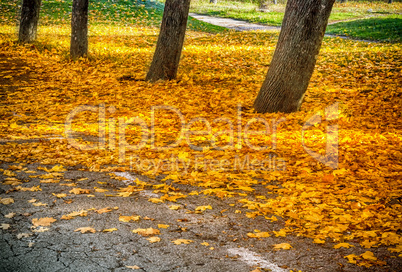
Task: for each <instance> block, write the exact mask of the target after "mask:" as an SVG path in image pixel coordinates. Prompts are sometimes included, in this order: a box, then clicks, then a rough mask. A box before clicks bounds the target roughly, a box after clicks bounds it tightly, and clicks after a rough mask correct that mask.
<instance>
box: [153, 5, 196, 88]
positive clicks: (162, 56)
mask: <svg viewBox="0 0 402 272" xmlns="http://www.w3.org/2000/svg"><path fill="white" fill-rule="evenodd" d="M189 9H190V0H166V3H165V10H164V11H163V18H162V25H161V31H160V33H159V37H158V42H157V44H156V50H155V53H154V57H153V60H152V63H151V67H150V68H149V71H148V74H147V77H146V80H148V81H151V82H153V81H157V80H159V79H162V80H166V79H167V80H169V79H175V78H176V75H177V68H178V67H179V61H180V55H181V50H182V48H183V42H184V36H185V34H186V26H187V18H188V11H189Z"/></svg>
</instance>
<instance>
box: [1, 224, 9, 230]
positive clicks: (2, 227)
mask: <svg viewBox="0 0 402 272" xmlns="http://www.w3.org/2000/svg"><path fill="white" fill-rule="evenodd" d="M9 228H10V224H4V223H2V224H1V225H0V229H3V230H6V229H9Z"/></svg>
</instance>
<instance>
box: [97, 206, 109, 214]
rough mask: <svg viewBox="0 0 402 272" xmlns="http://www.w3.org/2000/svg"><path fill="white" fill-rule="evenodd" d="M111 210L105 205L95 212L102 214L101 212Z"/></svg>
mask: <svg viewBox="0 0 402 272" xmlns="http://www.w3.org/2000/svg"><path fill="white" fill-rule="evenodd" d="M111 211H112V209H111V208H109V207H106V208H103V209H99V210H96V211H95V212H97V213H99V214H102V213H107V212H111Z"/></svg>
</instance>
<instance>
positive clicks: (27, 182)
mask: <svg viewBox="0 0 402 272" xmlns="http://www.w3.org/2000/svg"><path fill="white" fill-rule="evenodd" d="M10 166H11V169H14V168H16V167H19V166H20V164H15V163H9V162H3V163H2V164H0V169H3V170H2V171H0V173H1V174H0V179H1V181H2V184H1V185H0V197H1V198H13V199H14V203H11V204H8V205H2V204H0V207H1V212H0V225H1V224H8V225H9V227H8V228H6V229H4V228H3V229H0V271H252V270H254V269H256V268H259V269H260V270H259V271H281V272H282V271H290V270H293V271H298V270H301V271H401V268H402V263H401V259H400V258H393V259H392V258H391V259H388V260H387V265H386V266H383V267H371V268H362V267H358V266H356V265H353V264H349V263H347V260H346V259H345V258H344V256H345V255H348V254H352V253H354V254H361V253H363V252H364V249H362V248H358V247H356V248H349V249H346V248H343V249H339V250H334V249H333V248H332V246H333V244H332V243H326V244H324V245H317V244H314V243H312V240H311V239H308V238H302V237H297V236H294V235H289V236H287V237H274V236H271V237H267V238H260V239H258V238H249V237H247V233H250V232H254V230H256V229H257V230H260V231H274V230H275V231H278V230H280V229H281V228H283V227H284V223H285V222H284V219H282V218H278V219H279V220H278V221H275V222H272V223H270V221H268V220H266V219H264V218H262V217H261V216H260V217H256V218H254V219H252V218H248V217H246V216H245V213H246V212H247V211H248V210H247V209H246V208H244V207H242V203H239V202H238V200H239V199H237V198H227V199H220V198H217V197H211V196H203V195H188V197H187V198H180V199H178V200H177V202H169V201H166V202H164V203H158V204H155V203H152V202H150V201H149V199H150V198H155V197H160V196H162V195H163V194H161V193H158V191H153V190H148V189H145V190H143V191H138V192H134V193H133V194H132V195H130V196H129V197H118V196H112V195H116V194H117V190H118V189H119V188H125V187H127V186H129V185H132V186H135V185H136V181H135V180H136V179H137V178H138V180H140V181H142V182H146V183H148V184H150V185H153V184H155V185H156V184H161V180H160V179H161V178H162V177H160V178H159V179H156V180H151V179H149V178H147V177H145V176H140V175H136V174H135V173H129V172H124V173H116V174H117V175H116V174H112V175H111V173H110V172H90V171H86V170H84V169H80V167H69V168H68V169H67V171H65V172H64V175H63V177H62V178H61V180H60V183H40V178H38V177H32V176H35V175H43V174H47V172H46V171H44V170H38V167H39V169H40V167H47V168H48V169H50V168H51V167H52V166H51V165H40V164H26V165H21V167H19V168H21V169H18V170H15V171H13V172H14V173H15V174H16V176H14V178H16V179H18V180H20V181H23V183H22V184H21V185H20V186H21V187H26V188H32V187H34V186H38V185H39V186H40V188H41V191H35V192H31V191H21V190H16V189H15V188H16V186H12V185H5V184H4V181H5V180H6V179H7V178H9V176H7V175H5V173H6V172H5V170H7V169H9V168H10ZM13 167H14V168H13ZM34 171H35V173H33V172H34ZM27 172H28V173H27ZM119 176H120V177H121V176H124V177H126V178H128V179H126V180H122V178H119ZM166 182H167V183H168V184H169V185H171V186H172V187H174V188H175V190H176V192H180V193H183V194H188V193H190V192H192V191H194V190H195V191H196V190H200V189H199V188H197V187H193V186H189V185H180V184H171V183H170V182H169V181H166ZM66 183H67V184H68V183H75V184H76V186H75V187H77V188H82V189H88V190H89V191H90V192H89V194H78V195H75V194H72V193H70V190H71V189H72V188H73V187H70V186H66V185H64V184H66ZM95 187H96V188H101V189H104V190H108V191H107V192H102V193H100V192H95V190H94V188H95ZM149 188H152V187H149ZM63 193H64V194H66V196H65V197H62V198H58V197H57V196H56V195H57V194H63ZM91 195H93V196H92V197H91ZM32 199H35V200H36V201H35V202H33V200H32ZM30 200H31V201H30ZM34 203H41V204H40V205H39V206H34V205H33V204H34ZM171 205H179V206H180V209H178V210H172V209H170V208H169V207H170V206H171ZM201 205H211V207H212V210H209V209H207V210H205V211H203V212H197V211H195V210H196V207H198V206H201ZM107 207H109V208H111V211H110V212H106V213H97V212H96V210H99V209H103V208H107ZM82 210H86V211H87V216H76V217H74V218H72V219H70V220H63V219H61V217H62V216H63V215H66V214H69V213H72V212H77V211H82ZM10 213H15V215H14V216H13V217H11V218H9V216H7V217H6V215H9V214H10ZM120 215H139V216H140V220H138V221H135V222H132V221H130V222H121V221H119V216H120ZM45 217H52V218H54V219H56V221H55V222H53V223H52V224H51V225H50V226H46V227H34V226H33V223H32V220H33V219H34V218H45ZM158 224H166V225H169V227H168V228H166V229H164V228H158ZM81 227H91V228H94V229H95V230H96V232H95V233H81V232H76V231H74V230H76V229H77V228H81ZM150 227H152V228H154V229H159V230H160V232H161V234H160V235H158V237H160V239H161V240H160V242H157V243H150V241H148V240H147V239H146V238H147V237H143V236H141V235H139V234H136V233H133V232H132V230H134V229H138V228H150ZM110 228H116V229H117V230H116V231H113V232H102V230H104V229H110ZM176 239H188V240H191V241H192V242H191V243H189V244H180V245H175V244H174V243H172V241H174V240H176ZM278 243H289V244H291V245H292V246H293V248H292V249H290V250H279V251H275V250H273V245H274V244H278ZM375 250H376V252H375V254H376V256H378V257H380V258H381V257H384V256H387V255H389V253H388V252H387V250H386V248H378V249H375Z"/></svg>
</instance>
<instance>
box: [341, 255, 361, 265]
mask: <svg viewBox="0 0 402 272" xmlns="http://www.w3.org/2000/svg"><path fill="white" fill-rule="evenodd" d="M358 257H359V256H356V255H355V254H350V255H347V256H345V257H344V258H346V259H348V262H349V263H352V264H356V259H357V258H358Z"/></svg>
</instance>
